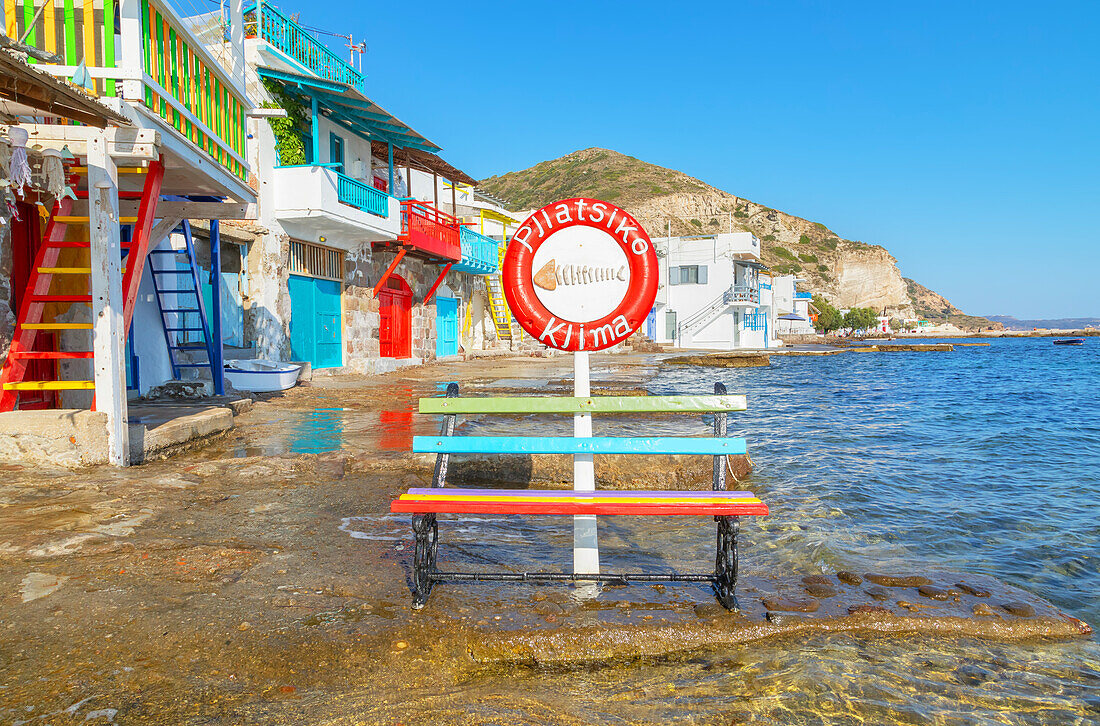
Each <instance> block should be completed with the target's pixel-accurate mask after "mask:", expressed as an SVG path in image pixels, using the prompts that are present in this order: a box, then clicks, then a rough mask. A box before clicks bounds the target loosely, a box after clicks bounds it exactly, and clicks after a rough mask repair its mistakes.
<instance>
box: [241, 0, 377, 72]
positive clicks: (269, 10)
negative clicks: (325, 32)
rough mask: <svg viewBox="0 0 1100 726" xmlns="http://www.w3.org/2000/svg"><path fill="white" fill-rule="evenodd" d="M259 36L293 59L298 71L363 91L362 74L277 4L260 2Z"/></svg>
mask: <svg viewBox="0 0 1100 726" xmlns="http://www.w3.org/2000/svg"><path fill="white" fill-rule="evenodd" d="M258 12H259V13H260V16H261V21H260V37H261V38H263V39H264V40H265V41H267V42H268V43H270V44H271V45H272V46H273V47H274V48H276V49H277V50H279V51H280V52H281V53H283V55H285V56H287V57H288V58H290V59H291V60H292V61H293V62H294V63H295V64H296V65H297V66H299V68H298V70H302V69H304V70H307V71H309V72H310V73H312V74H314V75H315V76H317V77H318V78H323V79H325V80H326V81H333V82H335V83H343V84H346V85H348V86H352V87H353V88H355V89H357V90H359V91H362V90H363V74H361V73H359V72H358V71H357V70H355V69H354V68H352V67H351V66H350V65H348V63H347V62H345V61H344V60H342V59H341V58H340V56H338V55H336V54H335V53H333V52H332V51H331V50H329V49H328V47H327V46H326V45H324V44H323V43H322V42H321V41H319V40H317V39H316V38H314V37H313V36H312V35H310V34H309V33H308V32H306V30H305V29H304V28H302V26H300V25H298V24H297V23H295V22H294V21H293V20H291V19H290V18H288V17H287V16H286V15H284V14H283V13H282V11H281V10H279V9H278V8H277V7H275V6H274V5H268V4H267V3H261V7H260V8H259V9H258Z"/></svg>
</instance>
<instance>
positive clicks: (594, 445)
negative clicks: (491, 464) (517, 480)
mask: <svg viewBox="0 0 1100 726" xmlns="http://www.w3.org/2000/svg"><path fill="white" fill-rule="evenodd" d="M413 451H414V452H415V453H418V454H706V455H711V456H714V455H720V454H744V453H746V452H747V451H748V448H747V446H746V444H745V440H744V439H738V438H729V439H723V438H692V437H683V436H649V437H617V436H616V437H611V436H594V437H591V438H571V437H565V436H562V437H555V436H414V437H413Z"/></svg>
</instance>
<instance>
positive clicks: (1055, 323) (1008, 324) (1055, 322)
mask: <svg viewBox="0 0 1100 726" xmlns="http://www.w3.org/2000/svg"><path fill="white" fill-rule="evenodd" d="M985 317H986V318H987V319H988V320H992V321H993V322H995V323H1000V324H1001V325H1003V326H1005V330H1031V329H1032V328H1045V329H1048V330H1084V329H1085V328H1100V318H1048V319H1037V320H1020V319H1018V318H1014V317H1012V316H1011V315H986V316H985Z"/></svg>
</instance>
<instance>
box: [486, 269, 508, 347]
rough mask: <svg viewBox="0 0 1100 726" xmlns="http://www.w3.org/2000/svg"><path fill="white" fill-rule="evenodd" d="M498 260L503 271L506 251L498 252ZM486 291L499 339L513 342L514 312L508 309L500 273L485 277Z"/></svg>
mask: <svg viewBox="0 0 1100 726" xmlns="http://www.w3.org/2000/svg"><path fill="white" fill-rule="evenodd" d="M497 260H498V262H499V266H498V267H497V269H498V270H499V269H501V268H502V267H503V266H504V250H503V249H498V250H497ZM485 289H486V290H487V291H488V293H489V312H490V313H491V314H492V316H493V325H494V327H496V330H497V337H498V338H500V339H501V340H511V339H512V338H513V337H514V335H515V328H513V327H512V323H513V318H512V311H511V310H509V309H508V301H507V300H505V298H504V284H503V282H502V280H501V276H500V273H497V274H495V275H486V276H485Z"/></svg>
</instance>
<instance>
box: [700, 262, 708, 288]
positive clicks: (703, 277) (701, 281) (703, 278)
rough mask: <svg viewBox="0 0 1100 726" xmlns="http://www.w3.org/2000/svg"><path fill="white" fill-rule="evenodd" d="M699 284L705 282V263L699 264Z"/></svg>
mask: <svg viewBox="0 0 1100 726" xmlns="http://www.w3.org/2000/svg"><path fill="white" fill-rule="evenodd" d="M699 284H700V285H706V284H707V266H706V265H699Z"/></svg>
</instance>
